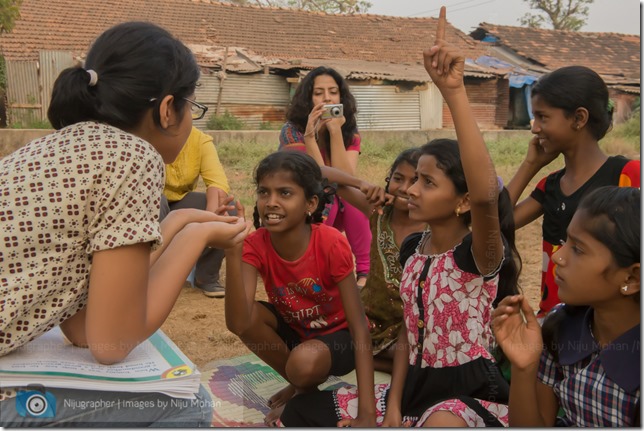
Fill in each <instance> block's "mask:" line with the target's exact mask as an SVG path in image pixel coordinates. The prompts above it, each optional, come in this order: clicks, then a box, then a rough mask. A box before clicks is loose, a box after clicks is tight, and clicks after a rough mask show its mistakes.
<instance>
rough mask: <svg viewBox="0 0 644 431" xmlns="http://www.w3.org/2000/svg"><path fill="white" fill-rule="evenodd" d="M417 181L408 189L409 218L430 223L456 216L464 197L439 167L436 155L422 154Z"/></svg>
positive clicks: (417, 170) (417, 168)
mask: <svg viewBox="0 0 644 431" xmlns="http://www.w3.org/2000/svg"><path fill="white" fill-rule="evenodd" d="M416 175H417V180H416V182H415V183H414V184H413V185H412V186H411V187H409V188H408V189H407V194H408V195H409V203H408V208H409V218H410V219H412V220H416V221H424V222H427V223H430V224H431V222H432V221H434V220H443V219H447V218H451V217H455V216H456V215H455V210H456V208H457V207H458V206H459V204H460V203H461V201H462V199H463V197H462V196H460V195H459V194H457V193H456V187H455V186H454V183H453V182H452V180H451V179H450V178H449V177H448V176H447V175H446V174H445V172H443V170H442V169H441V168H440V167H438V163H437V160H436V157H434V156H430V155H426V154H425V155H422V156H420V158H419V159H418V166H417V167H416Z"/></svg>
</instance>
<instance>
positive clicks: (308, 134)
mask: <svg viewBox="0 0 644 431" xmlns="http://www.w3.org/2000/svg"><path fill="white" fill-rule="evenodd" d="M314 133H315V129H313V130H311V131H310V132H307V133H305V134H304V135H303V136H304V137H305V138H306V137H307V136H311V135H312V134H314Z"/></svg>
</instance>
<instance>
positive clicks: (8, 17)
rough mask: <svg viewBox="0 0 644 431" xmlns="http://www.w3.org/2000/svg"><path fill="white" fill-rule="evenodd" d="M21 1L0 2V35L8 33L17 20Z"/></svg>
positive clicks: (7, 0) (6, 0)
mask: <svg viewBox="0 0 644 431" xmlns="http://www.w3.org/2000/svg"><path fill="white" fill-rule="evenodd" d="M21 5H22V0H0V35H1V34H2V33H10V32H11V30H13V26H14V25H15V22H16V20H17V19H18V18H20V6H21Z"/></svg>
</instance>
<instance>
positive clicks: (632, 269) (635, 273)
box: [624, 263, 640, 295]
mask: <svg viewBox="0 0 644 431" xmlns="http://www.w3.org/2000/svg"><path fill="white" fill-rule="evenodd" d="M626 270H627V271H628V278H627V279H626V282H625V283H624V285H625V286H627V287H628V289H627V290H626V292H625V294H626V295H634V294H635V293H637V292H639V291H640V264H639V263H634V264H632V265H631V266H629V267H628V268H626Z"/></svg>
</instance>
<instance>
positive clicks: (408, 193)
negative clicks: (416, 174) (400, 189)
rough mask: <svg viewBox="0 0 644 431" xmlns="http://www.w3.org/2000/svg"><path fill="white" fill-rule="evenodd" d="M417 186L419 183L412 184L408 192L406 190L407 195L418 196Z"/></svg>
mask: <svg viewBox="0 0 644 431" xmlns="http://www.w3.org/2000/svg"><path fill="white" fill-rule="evenodd" d="M417 184H418V181H416V182H415V183H412V184H410V185H409V187H407V190H405V192H406V193H407V195H409V196H418V193H416V190H417V188H418V187H416V185H417Z"/></svg>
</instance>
